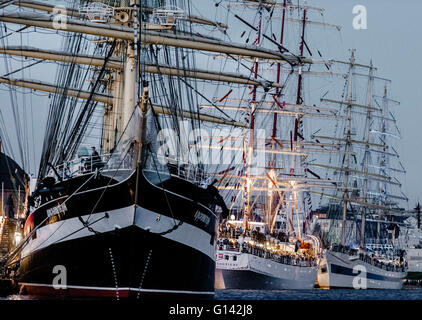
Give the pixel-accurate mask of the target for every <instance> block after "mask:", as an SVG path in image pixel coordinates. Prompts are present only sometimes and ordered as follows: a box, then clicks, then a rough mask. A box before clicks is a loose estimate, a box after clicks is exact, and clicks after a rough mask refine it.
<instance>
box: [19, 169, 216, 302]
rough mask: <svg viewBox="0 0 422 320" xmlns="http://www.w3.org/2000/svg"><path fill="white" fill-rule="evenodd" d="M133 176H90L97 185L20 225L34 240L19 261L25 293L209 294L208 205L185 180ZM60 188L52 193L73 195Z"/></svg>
mask: <svg viewBox="0 0 422 320" xmlns="http://www.w3.org/2000/svg"><path fill="white" fill-rule="evenodd" d="M139 173H140V174H139V176H138V177H137V171H134V172H133V173H132V174H131V175H130V176H129V177H128V178H127V179H124V180H122V181H112V183H110V180H109V179H108V178H107V177H105V176H99V177H98V178H97V177H94V178H92V182H93V183H94V184H95V183H96V184H100V185H101V184H103V186H98V185H92V184H91V183H87V185H88V187H87V188H86V189H85V190H84V189H83V190H81V191H78V192H76V193H75V194H72V196H71V197H68V196H67V195H65V196H62V197H59V198H57V199H55V200H52V201H50V202H47V203H46V204H44V205H43V206H41V207H40V208H39V209H37V210H36V211H35V212H34V213H33V214H32V215H31V216H30V217H29V218H28V220H27V223H26V227H25V228H26V232H27V233H32V236H31V237H30V238H29V239H28V240H27V242H26V243H25V244H24V247H23V249H22V252H21V255H20V259H19V260H18V261H17V263H18V264H19V268H18V270H17V280H18V282H19V284H20V286H21V292H22V293H23V294H28V295H37V296H38V295H50V296H65V297H94V298H96V297H113V298H126V297H135V298H144V297H148V296H151V295H159V296H162V295H165V296H168V295H172V296H175V297H182V298H183V297H194V298H212V297H213V294H214V275H215V246H214V235H215V232H214V230H215V224H216V216H215V215H214V212H213V210H212V209H211V208H212V207H213V204H212V201H211V202H209V203H207V201H208V200H210V199H208V200H207V194H206V192H205V190H203V189H201V188H198V187H196V186H195V185H193V184H190V183H189V182H187V181H184V180H181V179H178V178H174V177H173V178H172V179H171V180H168V181H167V183H166V185H154V184H153V183H150V182H149V179H147V178H146V176H145V175H144V172H142V171H139ZM86 179H89V177H86ZM137 179H138V183H139V186H140V187H139V194H138V195H136V194H135V193H136V192H135V188H134V186H135V184H136V180H137ZM95 181H96V182H95ZM107 181H108V182H107ZM105 182H107V184H104V183H105ZM65 183H66V182H63V183H58V184H56V185H55V186H54V188H56V189H57V190H63V189H64V190H66V188H68V189H69V190H71V189H72V187H71V186H66V185H65ZM67 183H68V184H69V183H72V181H71V180H69V181H68V182H67ZM76 185H80V181H79V182H76ZM176 189H178V192H175V191H176ZM183 192H185V194H183ZM187 193H189V195H190V197H187ZM68 194H70V193H68ZM66 199H67V201H66V202H65V205H63V202H64V201H65V200H66ZM58 207H59V209H57V208H58ZM64 208H65V209H64ZM52 212H53V213H55V214H51V213H52ZM49 214H50V215H51V216H49ZM43 220H46V221H45V222H44V223H42V225H41V226H40V227H39V228H37V229H34V230H31V229H32V228H33V226H36V225H38V224H39V222H40V221H43ZM63 272H64V273H63ZM58 279H59V280H58Z"/></svg>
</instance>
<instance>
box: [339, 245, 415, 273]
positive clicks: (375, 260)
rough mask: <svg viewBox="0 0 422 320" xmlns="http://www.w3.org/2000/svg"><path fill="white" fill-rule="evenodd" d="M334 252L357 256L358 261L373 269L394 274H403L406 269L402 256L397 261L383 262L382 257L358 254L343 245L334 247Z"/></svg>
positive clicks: (357, 251)
mask: <svg viewBox="0 0 422 320" xmlns="http://www.w3.org/2000/svg"><path fill="white" fill-rule="evenodd" d="M331 250H332V251H334V252H341V253H346V254H348V255H350V256H356V255H358V256H359V260H361V261H363V262H366V263H369V264H371V265H373V266H375V267H378V268H381V269H384V270H387V271H395V272H399V271H401V272H404V270H405V269H406V268H407V261H406V260H405V259H404V258H403V255H400V256H399V259H398V260H397V259H396V260H395V261H394V262H393V261H383V257H376V256H375V254H374V253H369V252H360V250H358V249H353V248H349V247H346V246H343V245H335V246H332V248H331Z"/></svg>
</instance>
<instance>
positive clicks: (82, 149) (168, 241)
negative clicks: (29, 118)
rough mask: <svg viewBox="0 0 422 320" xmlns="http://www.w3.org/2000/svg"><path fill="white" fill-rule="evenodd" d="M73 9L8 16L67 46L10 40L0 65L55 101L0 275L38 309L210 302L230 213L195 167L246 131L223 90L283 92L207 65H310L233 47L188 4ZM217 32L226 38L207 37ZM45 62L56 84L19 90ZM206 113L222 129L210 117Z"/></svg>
mask: <svg viewBox="0 0 422 320" xmlns="http://www.w3.org/2000/svg"><path fill="white" fill-rule="evenodd" d="M68 3H69V4H70V5H69V7H63V6H61V5H60V6H59V5H58V6H54V4H51V3H47V2H35V1H17V2H15V1H7V2H3V3H2V4H0V8H1V9H2V11H1V13H0V21H2V23H3V24H4V26H6V28H5V29H6V30H7V28H10V27H9V25H13V26H15V27H16V25H20V29H18V32H19V31H21V32H24V31H28V30H30V31H34V32H36V34H37V35H38V34H39V35H43V34H47V35H49V36H50V37H55V39H57V40H58V41H60V42H61V49H46V48H35V47H30V46H28V45H23V42H22V41H20V42H21V43H20V45H19V46H17V45H8V41H10V42H12V41H13V38H10V39H9V38H8V37H9V35H7V34H6V35H4V37H3V38H2V39H6V40H4V41H3V45H2V47H1V48H0V53H1V54H3V55H5V56H6V57H8V59H9V61H8V63H9V64H10V66H13V63H12V60H13V59H22V60H21V61H22V64H21V65H20V67H19V69H17V70H15V71H12V70H9V72H8V73H7V75H6V76H3V77H2V78H0V82H1V83H2V84H5V85H7V86H8V87H9V88H10V89H9V90H10V91H11V92H14V93H16V89H15V88H16V87H23V88H27V89H31V90H34V91H35V90H36V91H37V92H47V93H49V100H50V107H49V110H48V118H47V125H46V132H45V139H44V144H43V149H42V155H41V161H40V165H39V170H38V172H39V173H38V177H37V183H36V187H35V188H34V189H33V192H32V195H31V196H30V198H29V203H28V213H27V217H26V222H25V226H24V239H23V240H22V241H21V242H20V244H19V245H18V246H17V247H16V248H15V249H14V250H13V251H12V252H10V253H9V255H8V256H7V258H6V261H5V263H4V273H5V274H6V275H7V276H9V277H11V278H13V279H14V280H15V281H16V282H17V283H18V284H19V286H20V292H21V294H28V295H35V296H43V295H47V296H64V297H109V298H117V299H121V298H128V297H133V298H137V299H142V298H144V297H150V296H162V295H165V296H176V297H194V298H212V297H213V294H214V280H215V279H214V278H215V259H216V251H215V247H216V242H215V241H216V234H217V226H218V223H219V219H220V218H224V217H226V216H227V208H226V207H225V204H224V201H223V200H222V197H221V196H220V195H219V192H218V189H217V188H216V187H215V186H213V185H212V183H211V182H210V181H209V175H208V174H207V172H206V171H205V169H206V168H205V165H204V163H205V161H202V158H201V157H200V152H199V151H200V149H201V146H202V144H204V143H205V142H204V141H201V137H203V135H202V136H201V132H202V131H201V130H205V128H207V126H208V127H210V128H214V127H216V126H217V127H229V128H240V129H245V128H247V127H248V126H247V124H246V123H245V122H244V121H237V120H235V119H234V118H233V117H230V116H229V115H228V114H227V113H226V112H225V111H224V110H222V109H220V108H219V107H218V106H217V105H216V104H215V103H213V102H212V101H211V100H212V96H211V97H210V93H212V92H213V89H212V88H213V86H216V87H217V86H218V84H219V83H224V85H227V84H229V85H237V86H245V85H250V86H254V87H256V88H265V90H266V91H270V92H275V91H276V88H278V87H280V85H278V84H277V83H275V82H272V81H267V80H263V79H262V78H255V79H251V78H249V77H248V76H242V75H240V74H233V73H229V72H225V71H224V68H222V67H220V68H219V69H213V68H208V67H207V63H206V61H207V59H210V60H213V61H214V60H215V61H217V60H218V57H219V56H221V55H224V56H230V57H231V58H233V59H236V61H239V62H242V61H249V60H251V59H258V60H260V59H267V60H272V61H275V62H280V63H281V62H283V63H288V64H291V65H294V66H297V65H300V64H302V60H301V58H300V57H297V56H295V55H291V54H290V53H289V52H286V51H283V50H271V49H267V48H262V47H259V46H257V45H255V44H238V45H237V44H235V43H233V42H230V41H229V40H228V39H227V38H225V34H226V30H227V28H228V26H227V25H226V24H223V23H218V22H214V21H211V20H209V19H207V18H204V17H203V15H202V16H198V15H195V14H193V13H191V9H192V6H191V2H190V1H182V0H176V1H161V0H160V1H153V0H148V1H147V0H145V1H144V0H142V1H135V0H130V1H128V0H127V1H124V0H122V1H72V2H68ZM209 28H211V29H212V30H214V31H215V30H217V31H218V32H220V35H222V37H220V38H218V37H211V36H207V35H206V34H207V30H209ZM49 30H50V31H49ZM198 30H200V31H198ZM2 32H3V31H2ZM28 42H29V40H28ZM60 42H59V43H60ZM25 59H34V60H36V62H35V63H30V64H28V63H26V62H24V61H27V60H25ZM31 61H32V60H31ZM204 61H205V62H204ZM47 62H50V63H54V64H56V65H57V74H56V79H55V82H54V84H49V83H46V82H40V81H37V80H32V79H16V78H12V77H11V76H12V75H14V76H16V73H23V70H26V69H28V68H31V67H34V66H35V65H36V64H44V63H47ZM45 68H46V69H45V70H49V69H48V68H47V67H45ZM42 74H43V75H44V76H48V75H49V73H47V72H43V73H42ZM217 90H218V89H217ZM31 92H32V91H31ZM14 96H15V95H14V94H12V95H11V97H14ZM205 102H208V103H211V105H213V106H214V107H215V109H214V111H217V112H218V115H212V114H209V113H208V114H207V113H206V112H203V110H201V109H202V108H201V106H202V105H204V104H205ZM92 146H94V147H93V148H92V151H91V147H92ZM95 147H97V148H98V151H97V150H96V148H95ZM219 167H221V165H220V164H217V165H216V168H217V169H218V168H219ZM220 170H221V168H220Z"/></svg>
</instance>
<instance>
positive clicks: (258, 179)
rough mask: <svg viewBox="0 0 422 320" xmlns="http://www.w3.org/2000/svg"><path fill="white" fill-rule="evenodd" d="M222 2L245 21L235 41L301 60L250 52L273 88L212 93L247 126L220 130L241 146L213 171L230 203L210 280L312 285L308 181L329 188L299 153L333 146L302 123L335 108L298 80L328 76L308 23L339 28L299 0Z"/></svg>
mask: <svg viewBox="0 0 422 320" xmlns="http://www.w3.org/2000/svg"><path fill="white" fill-rule="evenodd" d="M227 2H228V4H227V6H228V7H230V8H231V11H232V15H234V16H235V17H237V18H238V20H239V23H240V24H241V25H242V26H243V27H244V30H242V29H240V30H239V33H241V38H243V39H246V40H244V41H248V39H255V43H256V44H257V45H259V46H268V45H271V46H276V47H277V46H278V47H279V48H282V49H283V50H288V51H289V52H291V53H293V54H295V55H296V56H298V57H300V58H301V59H302V61H304V62H306V63H305V64H302V65H292V64H290V66H289V65H286V64H285V63H284V64H283V63H277V64H276V63H274V61H251V62H250V63H249V65H248V66H250V70H251V71H250V72H251V77H254V78H255V79H259V78H260V77H262V76H264V77H265V78H268V76H270V75H272V76H273V77H274V80H275V82H276V83H278V84H280V88H278V89H277V90H276V91H275V92H274V93H269V92H267V91H265V90H259V88H258V89H257V88H256V87H253V86H250V87H249V88H248V89H247V90H245V91H240V92H239V91H234V90H230V91H226V92H224V93H223V94H222V95H221V96H220V97H216V99H215V101H216V102H218V103H219V107H220V108H222V109H223V110H227V112H230V111H231V112H232V113H234V114H239V113H241V115H242V116H243V117H246V119H248V123H249V129H250V132H249V133H248V134H246V135H240V134H239V135H238V136H236V135H235V133H232V134H231V135H230V136H229V135H228V136H227V137H226V138H223V139H222V141H225V140H228V139H231V140H233V145H234V146H232V148H234V149H235V150H237V151H239V153H240V154H239V156H238V157H237V158H236V157H235V158H234V161H233V162H232V163H231V164H230V166H228V169H227V170H225V171H220V172H217V174H216V175H215V177H216V178H217V179H218V180H217V181H218V183H219V186H218V188H219V190H221V192H222V194H223V196H224V197H225V199H226V202H227V203H228V204H229V210H230V218H229V219H227V220H225V221H223V223H222V224H221V225H220V232H219V240H218V243H217V245H218V247H217V272H216V288H218V289H255V290H280V289H312V288H314V285H315V282H316V278H317V270H318V264H319V258H320V249H321V246H320V240H319V239H318V238H317V237H315V236H314V235H313V234H312V226H311V215H312V214H311V213H312V210H313V209H312V199H311V196H312V195H311V192H310V191H311V190H322V189H326V188H331V187H332V183H331V181H328V180H326V179H325V180H324V179H318V178H317V177H315V176H313V175H312V173H311V172H312V171H310V170H309V168H308V166H307V162H308V160H310V159H311V158H312V155H314V154H319V153H333V152H334V153H336V152H338V151H337V150H336V149H335V148H331V147H330V146H329V145H324V144H322V143H319V142H315V141H313V140H312V138H311V132H309V131H307V129H308V128H309V127H312V124H311V123H312V122H314V121H318V122H319V123H330V121H332V120H333V119H336V118H337V117H338V115H337V112H336V111H335V110H334V112H333V109H332V108H323V107H319V106H316V105H315V104H314V105H312V104H311V103H309V102H308V100H310V99H308V96H309V94H308V91H307V90H308V89H309V83H308V81H305V80H308V79H309V78H312V77H315V76H327V77H328V76H331V71H330V68H329V65H328V64H329V63H330V62H328V60H326V59H324V58H323V55H322V53H321V51H320V50H317V49H315V50H314V47H313V45H314V44H318V43H316V41H315V39H316V38H313V35H314V34H313V33H310V32H308V29H309V30H310V29H311V28H310V27H311V26H318V27H322V28H333V29H336V30H338V29H340V28H339V27H338V26H334V25H330V24H326V23H324V22H323V21H318V20H315V21H314V20H313V19H318V18H319V19H320V20H322V19H321V15H322V14H323V12H324V10H323V9H321V8H317V7H312V6H309V5H307V4H306V3H302V2H300V1H299V2H298V3H292V2H291V1H286V0H285V1H277V2H272V3H271V4H269V3H266V1H263V2H259V3H256V1H227ZM297 17H299V19H298V18H297ZM252 21H253V22H254V23H253V24H252ZM270 30H271V32H273V33H269V31H270ZM274 30H277V33H275V32H274ZM278 30H280V33H278ZM313 31H314V32H315V30H313ZM319 49H321V50H322V48H321V46H319ZM312 52H315V53H317V54H318V55H319V58H315V56H313V54H312ZM327 69H328V71H327ZM311 80H312V79H311ZM236 142H238V143H237V145H236ZM213 147H215V148H218V147H219V146H213ZM224 147H225V146H221V148H224Z"/></svg>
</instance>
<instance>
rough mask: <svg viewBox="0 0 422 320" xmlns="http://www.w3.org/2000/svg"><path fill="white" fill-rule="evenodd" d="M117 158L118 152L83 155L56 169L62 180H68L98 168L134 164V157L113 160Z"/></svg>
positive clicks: (106, 168) (127, 167)
mask: <svg viewBox="0 0 422 320" xmlns="http://www.w3.org/2000/svg"><path fill="white" fill-rule="evenodd" d="M115 159H120V158H119V155H117V154H116V153H113V154H111V153H110V154H103V155H99V156H81V157H79V158H78V159H75V160H72V161H67V162H65V163H63V164H61V165H59V166H57V167H55V169H56V172H57V173H58V174H59V175H60V177H61V178H62V180H67V179H70V178H73V177H75V176H80V175H84V174H89V173H94V172H96V171H98V170H117V169H131V168H132V166H133V161H132V159H129V158H127V157H126V158H125V159H123V160H122V161H112V160H115Z"/></svg>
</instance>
